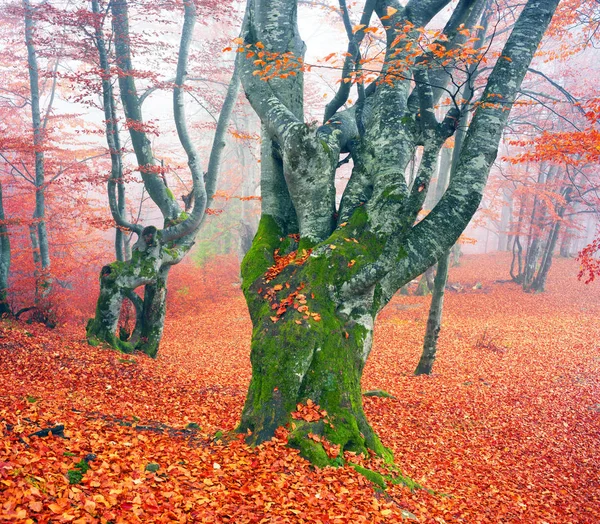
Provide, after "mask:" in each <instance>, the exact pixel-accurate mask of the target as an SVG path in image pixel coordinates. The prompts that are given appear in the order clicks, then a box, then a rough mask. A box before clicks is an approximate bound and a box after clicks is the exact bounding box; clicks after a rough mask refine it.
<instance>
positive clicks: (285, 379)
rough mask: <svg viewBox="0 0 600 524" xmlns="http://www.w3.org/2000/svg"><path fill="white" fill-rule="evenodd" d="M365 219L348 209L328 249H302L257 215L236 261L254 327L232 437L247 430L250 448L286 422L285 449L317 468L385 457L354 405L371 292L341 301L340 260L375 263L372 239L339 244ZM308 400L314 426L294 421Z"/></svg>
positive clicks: (366, 348) (368, 339) (371, 312)
mask: <svg viewBox="0 0 600 524" xmlns="http://www.w3.org/2000/svg"><path fill="white" fill-rule="evenodd" d="M364 217H365V212H364V210H359V211H357V212H355V214H354V215H353V217H352V218H351V219H350V221H349V222H348V224H346V225H345V226H344V227H342V228H339V229H337V230H336V231H335V232H334V233H333V234H332V235H331V236H330V237H329V238H328V241H327V243H321V244H318V245H316V246H314V248H313V249H311V250H308V249H306V248H302V247H300V248H299V246H298V243H297V237H296V235H292V236H285V235H283V232H282V231H281V230H280V228H279V227H278V226H277V224H276V222H275V221H274V220H273V219H272V218H271V217H270V216H265V215H263V218H262V219H261V223H260V225H259V230H258V233H257V237H256V239H255V242H254V244H253V246H252V248H251V250H250V251H249V252H248V254H247V255H246V257H245V259H244V261H243V263H242V277H243V290H244V294H245V296H246V300H247V303H248V308H249V311H250V316H251V318H252V324H253V334H252V356H251V360H252V368H253V373H252V382H251V384H250V387H249V390H248V397H247V399H246V404H245V406H244V410H243V413H242V421H241V424H240V427H239V430H240V431H243V432H248V431H250V432H251V435H250V436H249V438H248V440H249V441H250V442H252V443H260V442H262V441H264V440H267V439H269V438H271V437H272V436H273V434H274V432H275V430H276V429H277V428H278V427H279V426H286V425H287V426H288V428H289V429H290V435H289V442H290V443H291V445H293V446H296V447H298V448H300V449H301V450H302V452H303V454H304V455H305V456H307V457H309V458H310V459H311V460H312V461H313V462H315V463H316V464H319V465H326V464H327V463H329V462H330V461H331V460H334V459H335V458H336V457H337V456H338V453H339V452H340V451H341V450H350V451H355V452H359V453H360V452H362V453H366V452H367V450H368V449H369V450H374V451H376V452H377V453H378V454H380V455H383V456H388V457H390V455H389V453H388V452H387V451H386V450H385V448H384V447H383V445H382V444H381V442H380V441H379V439H378V437H377V436H376V435H375V433H374V432H373V430H372V429H371V426H370V425H369V423H368V421H367V419H366V416H365V414H364V411H363V408H362V392H361V377H362V372H363V368H364V365H365V363H366V360H367V357H368V355H369V353H370V351H371V345H372V340H373V325H374V319H375V311H376V310H375V308H374V301H373V291H372V290H371V291H370V292H368V293H366V294H365V295H363V296H360V297H359V296H355V297H353V298H351V299H344V298H342V297H341V296H340V291H341V289H342V287H343V285H344V283H345V282H346V281H347V276H348V275H347V269H348V263H349V262H350V261H351V260H357V259H360V260H364V259H369V260H371V261H373V260H374V258H373V254H374V253H376V252H377V251H380V249H381V246H380V245H379V244H378V243H377V240H376V239H375V237H372V238H370V239H369V240H370V242H367V241H366V239H364V237H363V239H364V241H363V243H362V244H356V243H354V242H352V243H349V242H347V239H349V238H354V236H355V235H359V234H361V228H362V226H363V225H364ZM282 235H283V236H282ZM276 250H278V251H277V260H276V259H275V258H274V257H273V255H272V254H273V253H275V252H276ZM279 257H283V258H279ZM307 403H308V405H309V406H310V404H311V403H312V404H313V405H315V406H318V410H319V412H320V415H319V414H318V413H317V412H316V411H314V410H313V411H312V413H313V415H314V416H315V417H316V420H310V419H311V418H312V417H311V416H310V415H309V416H308V417H307V418H308V419H309V420H306V419H305V418H306V417H305V418H303V417H302V414H301V412H300V413H296V415H293V412H296V411H297V407H298V404H302V405H303V407H304V409H307ZM307 412H310V410H307ZM325 413H326V414H325ZM309 433H310V434H312V435H317V436H318V438H323V439H325V447H323V445H321V444H320V443H319V442H317V441H316V440H313V439H311V438H307V435H308V434H309ZM330 445H332V447H331V448H330V447H329V446H330ZM336 446H337V448H336Z"/></svg>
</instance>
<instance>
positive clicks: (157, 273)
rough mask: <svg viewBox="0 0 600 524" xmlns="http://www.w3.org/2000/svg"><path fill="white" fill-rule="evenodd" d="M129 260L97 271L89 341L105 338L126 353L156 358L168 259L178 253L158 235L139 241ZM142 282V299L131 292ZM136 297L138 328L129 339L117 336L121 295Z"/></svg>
mask: <svg viewBox="0 0 600 524" xmlns="http://www.w3.org/2000/svg"><path fill="white" fill-rule="evenodd" d="M138 246H140V247H138V248H137V249H135V250H134V252H133V256H132V258H131V260H128V261H126V262H119V261H117V262H113V263H112V264H109V265H107V266H104V267H103V268H102V270H101V272H100V296H99V298H98V302H97V304H96V314H95V316H94V318H92V319H90V320H89V322H88V325H87V328H86V331H87V338H88V341H90V343H92V344H98V343H99V342H105V343H107V344H109V345H110V346H112V347H115V348H118V349H120V350H121V351H124V352H126V353H131V352H133V351H134V350H137V351H143V352H144V353H146V354H147V355H148V356H150V357H152V358H155V357H156V354H157V352H158V346H159V343H160V339H161V337H162V332H163V327H164V321H165V312H166V297H167V276H168V273H169V268H170V263H171V262H172V261H173V259H174V257H175V258H176V257H178V256H180V255H179V254H178V253H177V252H176V251H175V250H174V249H169V248H165V247H164V246H162V244H161V242H160V239H151V240H150V243H149V244H147V245H142V244H141V243H138ZM140 286H145V293H144V301H143V304H142V303H141V299H139V297H137V298H136V296H134V290H135V289H136V288H138V287H140ZM125 297H127V298H129V299H130V300H132V299H134V300H136V302H137V304H136V309H141V315H139V316H138V319H137V320H138V322H136V331H139V337H138V336H137V333H136V334H135V337H132V339H131V340H130V341H124V340H121V339H120V338H119V336H118V323H119V316H120V313H121V308H122V306H123V299H124V298H125Z"/></svg>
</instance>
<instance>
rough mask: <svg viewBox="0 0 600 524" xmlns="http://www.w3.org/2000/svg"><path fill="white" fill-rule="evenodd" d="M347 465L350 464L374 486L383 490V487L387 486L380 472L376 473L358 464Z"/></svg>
mask: <svg viewBox="0 0 600 524" xmlns="http://www.w3.org/2000/svg"><path fill="white" fill-rule="evenodd" d="M349 465H350V466H352V468H353V469H354V470H355V471H357V472H358V473H360V474H361V475H362V476H363V477H365V478H366V479H367V480H369V481H371V482H372V483H373V484H374V485H375V486H377V487H379V488H381V489H383V490H385V488H386V487H387V486H386V483H385V477H384V476H383V475H382V474H381V473H377V471H373V470H371V469H367V468H363V467H362V466H359V465H358V464H352V463H349Z"/></svg>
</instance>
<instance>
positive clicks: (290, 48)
mask: <svg viewBox="0 0 600 524" xmlns="http://www.w3.org/2000/svg"><path fill="white" fill-rule="evenodd" d="M449 4H450V2H449V1H448V0H427V1H416V0H409V2H408V3H407V4H406V5H405V6H401V5H400V4H399V3H398V2H396V1H394V0H367V2H366V3H365V6H364V10H363V12H362V15H361V19H360V23H359V24H358V25H356V26H354V27H353V24H352V21H351V18H350V16H349V13H348V9H347V8H346V4H345V2H344V1H343V0H341V1H340V10H341V12H342V15H343V19H344V25H345V27H346V31H347V34H348V38H349V43H348V53H347V55H346V61H345V64H344V67H343V70H342V81H341V83H340V88H339V90H338V92H337V94H336V96H335V97H334V98H333V99H332V100H331V102H330V103H329V104H328V105H327V107H326V110H325V115H324V118H323V124H321V125H317V124H314V123H306V122H305V121H304V118H303V70H304V68H305V67H306V66H305V64H304V62H303V53H304V47H305V46H304V43H303V41H302V39H301V37H300V34H299V31H298V26H297V4H296V2H295V1H291V0H287V1H283V0H266V1H261V2H259V1H257V0H249V1H248V4H247V11H246V16H245V20H244V23H243V27H242V31H241V35H240V38H239V39H237V41H236V43H237V44H238V46H239V48H238V49H237V51H238V67H239V68H240V75H241V80H242V85H243V87H244V90H245V93H246V97H247V98H248V100H249V101H250V104H251V105H252V107H253V108H254V110H255V111H256V113H257V115H258V116H259V118H260V119H261V122H262V133H263V141H262V151H261V195H262V216H261V220H260V223H259V227H258V232H257V234H256V236H255V238H254V240H253V243H252V247H251V248H250V250H249V252H248V254H247V255H246V257H245V258H244V261H243V262H242V277H243V286H242V287H243V292H244V294H245V297H246V301H247V303H248V308H249V312H250V316H251V319H252V323H253V332H252V344H251V361H252V379H251V383H250V386H249V389H248V395H247V399H246V403H245V406H244V409H243V412H242V418H241V423H240V426H239V427H238V430H239V431H241V432H245V433H247V440H248V441H249V442H250V443H260V442H262V441H264V440H266V439H269V438H271V437H272V436H273V435H274V434H275V432H276V430H277V428H279V427H280V426H285V427H287V431H289V434H288V441H289V443H290V444H291V445H292V446H296V447H298V448H300V449H301V452H302V454H303V455H304V456H306V457H307V458H309V459H310V460H312V461H313V462H314V463H315V464H318V465H325V464H330V463H331V462H332V461H334V460H335V459H336V457H337V456H338V455H339V453H340V452H343V451H346V450H347V451H353V452H367V450H370V451H372V452H374V453H376V454H378V455H381V456H383V457H385V458H386V459H390V458H391V457H390V454H389V451H388V450H387V449H386V448H385V447H384V446H383V445H382V443H381V442H380V440H379V439H378V437H377V435H376V434H375V432H374V431H373V429H372V428H371V426H370V424H369V423H368V421H367V419H366V416H365V413H364V411H363V407H362V393H361V375H362V371H363V368H364V366H365V363H366V361H367V358H368V356H369V353H370V351H371V346H372V340H373V326H374V322H375V319H376V317H377V314H378V313H379V312H380V311H381V309H382V308H383V307H384V306H385V305H386V304H387V303H388V302H389V300H390V299H391V297H392V296H393V295H394V293H395V292H396V291H397V290H398V289H399V288H400V287H401V286H403V285H404V284H406V283H407V282H409V281H410V280H412V279H413V278H415V277H416V276H418V275H420V274H422V273H423V272H424V271H425V270H426V269H427V268H429V267H430V266H432V265H433V264H434V263H435V262H436V261H437V260H438V259H439V258H440V257H441V256H442V255H444V253H446V252H447V250H448V249H449V248H450V247H451V246H452V245H453V244H454V243H455V242H456V240H457V239H458V237H459V235H460V234H461V232H462V231H463V230H464V228H465V227H466V225H467V224H468V222H469V220H470V219H471V217H472V215H473V214H474V213H475V211H476V209H477V207H478V204H479V202H480V200H481V196H482V192H483V189H484V186H485V183H486V179H487V176H488V173H489V170H490V166H491V164H492V162H493V161H494V159H495V157H496V154H497V149H498V144H499V140H500V137H501V135H502V131H503V127H504V125H505V123H506V121H507V118H508V114H509V112H510V108H511V105H512V103H513V101H514V99H515V96H516V94H517V92H518V89H519V86H520V84H521V81H522V79H523V77H524V76H525V73H526V71H527V67H528V66H529V63H530V62H531V60H532V57H533V55H534V53H535V51H536V49H537V47H538V45H539V43H540V41H541V39H542V36H543V34H544V32H545V30H546V28H547V26H548V24H549V22H550V19H551V18H552V14H553V12H554V10H555V9H556V6H557V4H558V0H529V1H528V2H527V4H526V5H525V7H524V8H523V9H522V12H521V14H520V16H519V18H518V21H517V22H516V24H515V25H514V28H513V30H512V32H511V34H510V36H509V37H508V39H507V40H506V43H505V45H504V47H503V49H502V51H501V53H500V57H499V59H498V60H497V61H496V63H495V65H494V67H493V70H492V72H491V73H490V75H489V77H488V80H487V84H486V86H485V89H484V91H483V93H482V94H481V97H480V100H479V103H478V104H477V109H476V111H475V113H474V115H473V117H472V120H471V124H470V126H469V130H468V132H467V134H466V137H465V140H464V143H463V145H462V148H461V152H460V156H459V158H458V161H457V166H456V170H455V172H454V174H453V176H452V179H451V181H450V183H449V186H448V188H447V190H446V191H445V193H444V195H443V196H442V198H441V199H440V201H439V203H438V204H437V205H436V206H435V208H434V209H433V210H432V211H431V212H430V213H429V214H428V215H427V216H426V217H425V218H423V219H421V220H418V215H419V211H420V210H421V207H422V205H423V201H424V199H425V195H426V193H427V188H428V186H429V183H430V181H431V179H432V176H433V174H434V172H435V167H436V161H437V158H438V153H439V151H440V149H441V147H442V145H443V143H444V142H445V140H446V139H447V138H449V137H450V136H451V135H452V134H453V133H454V131H455V129H456V125H457V122H458V120H459V118H460V116H461V114H460V102H458V101H457V100H456V99H455V101H454V103H452V104H450V108H449V109H448V110H447V112H446V113H445V114H444V115H443V116H442V118H439V119H438V118H436V115H435V111H434V109H435V106H436V105H438V103H439V102H440V101H441V100H442V98H443V97H446V96H447V95H448V94H449V93H450V94H451V95H453V96H454V97H455V98H456V97H457V91H458V89H457V90H455V89H454V87H456V86H455V84H456V83H457V82H461V81H460V80H459V79H458V78H459V76H460V74H459V72H458V71H455V72H456V75H457V76H454V75H453V74H451V72H450V71H449V67H451V66H448V64H449V63H451V62H452V60H453V58H452V57H453V56H455V54H457V53H459V52H461V50H462V49H463V48H465V47H468V46H466V45H465V44H466V41H467V38H468V36H469V34H468V33H469V32H468V31H465V28H468V27H470V26H473V25H474V22H475V21H476V20H479V19H480V17H481V14H482V12H483V9H484V4H485V2H484V1H481V0H460V1H459V2H458V3H457V4H456V5H455V7H454V9H453V10H452V14H451V16H450V19H449V20H448V22H447V23H446V25H445V27H444V30H443V32H442V33H440V34H439V35H438V36H437V38H436V40H435V41H434V42H431V43H430V44H428V45H426V46H425V45H424V46H423V47H422V48H419V43H418V42H419V40H418V37H419V35H420V34H421V28H424V27H426V26H427V25H428V24H429V23H430V22H431V21H432V19H433V18H434V17H435V16H436V15H438V14H439V13H440V12H441V11H442V10H443V9H445V8H446V7H447V6H448V5H449ZM375 17H376V18H378V19H379V20H380V21H381V24H382V26H383V28H384V30H385V59H384V61H383V65H382V67H381V71H380V72H379V73H378V75H377V78H376V79H374V80H373V81H371V82H368V81H364V82H361V80H360V79H361V78H362V79H365V78H367V76H366V75H363V73H364V69H363V66H364V64H365V62H364V60H363V59H362V57H361V45H360V44H361V42H362V40H363V39H364V37H365V34H367V33H368V32H369V31H370V25H371V19H372V18H375ZM373 23H375V22H373ZM415 48H416V49H417V52H416V53H415ZM469 80H470V79H469V77H468V76H467V77H466V78H463V80H462V82H469ZM353 83H356V84H357V91H358V100H357V102H356V103H354V104H350V103H347V102H348V96H349V93H350V90H351V86H352V85H353ZM459 88H460V86H459ZM417 148H422V154H421V160H420V164H419V167H418V170H417V172H416V176H415V179H414V181H413V183H412V185H411V186H410V187H409V186H408V184H407V182H406V179H405V171H406V167H407V165H408V164H409V162H410V161H411V159H412V158H413V157H414V156H415V152H416V150H417ZM340 155H349V156H350V158H351V160H352V162H353V169H352V175H351V178H350V180H349V182H348V185H347V187H346V188H345V190H344V192H343V194H342V195H341V200H339V202H340V203H339V204H337V200H336V190H335V185H334V182H335V174H336V170H337V169H338V167H339V165H340Z"/></svg>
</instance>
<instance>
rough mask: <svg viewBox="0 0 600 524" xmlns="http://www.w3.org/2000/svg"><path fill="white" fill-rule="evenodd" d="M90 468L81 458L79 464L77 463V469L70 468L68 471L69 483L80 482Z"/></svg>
mask: <svg viewBox="0 0 600 524" xmlns="http://www.w3.org/2000/svg"><path fill="white" fill-rule="evenodd" d="M88 469H90V466H89V464H88V463H87V462H86V461H85V460H80V461H79V462H78V463H77V464H75V469H70V470H69V471H67V478H68V479H69V484H80V483H81V481H82V480H83V476H84V475H85V473H86V472H87V470H88Z"/></svg>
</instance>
